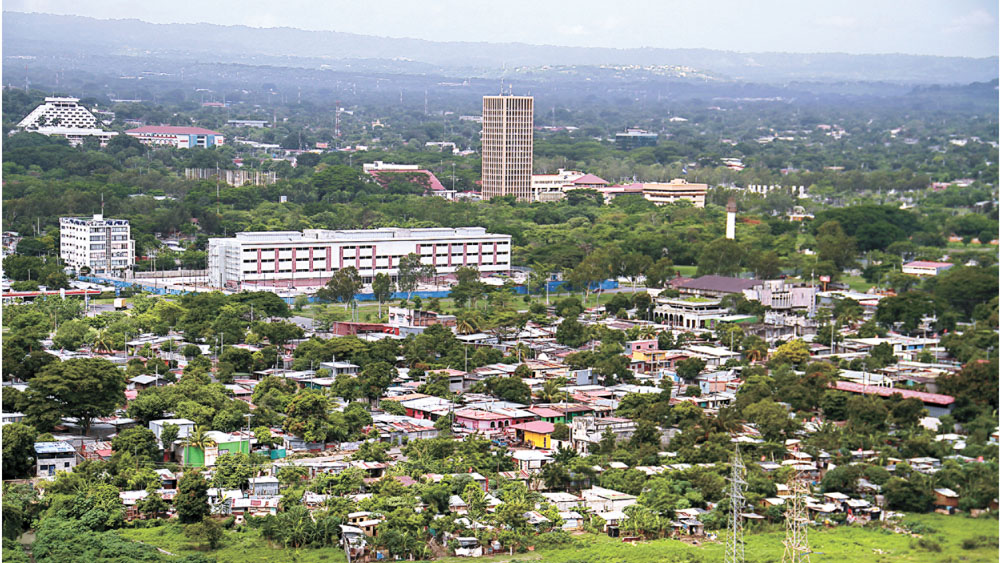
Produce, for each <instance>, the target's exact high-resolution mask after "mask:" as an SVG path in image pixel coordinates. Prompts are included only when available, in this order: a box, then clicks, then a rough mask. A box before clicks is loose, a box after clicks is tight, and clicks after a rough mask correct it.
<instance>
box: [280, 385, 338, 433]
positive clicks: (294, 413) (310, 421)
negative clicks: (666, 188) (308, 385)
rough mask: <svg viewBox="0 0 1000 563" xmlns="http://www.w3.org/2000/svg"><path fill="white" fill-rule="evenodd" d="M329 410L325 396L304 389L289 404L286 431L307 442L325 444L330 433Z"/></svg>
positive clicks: (285, 422)
mask: <svg viewBox="0 0 1000 563" xmlns="http://www.w3.org/2000/svg"><path fill="white" fill-rule="evenodd" d="M328 409H329V404H328V402H327V399H326V397H325V396H323V395H322V394H320V393H318V392H316V391H312V390H309V389H303V390H301V391H299V392H298V393H296V394H295V396H294V397H292V400H291V401H289V403H288V407H287V408H286V410H285V414H286V415H287V416H286V417H285V420H284V424H283V426H284V429H285V430H286V431H287V432H291V433H292V434H295V435H296V436H298V437H300V438H303V439H305V440H306V441H307V442H324V441H326V439H327V435H328V434H329V432H330V427H329V419H328Z"/></svg>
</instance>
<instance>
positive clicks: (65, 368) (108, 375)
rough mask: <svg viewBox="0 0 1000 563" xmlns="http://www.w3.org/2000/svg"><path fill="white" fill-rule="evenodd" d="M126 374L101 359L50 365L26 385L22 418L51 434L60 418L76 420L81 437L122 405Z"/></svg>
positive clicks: (82, 359) (83, 359)
mask: <svg viewBox="0 0 1000 563" xmlns="http://www.w3.org/2000/svg"><path fill="white" fill-rule="evenodd" d="M125 385H126V383H125V374H124V372H123V371H121V370H119V369H118V368H117V367H115V365H114V364H113V363H111V362H110V361H108V360H106V359H104V358H80V359H72V360H67V361H65V362H59V363H51V364H48V365H47V366H45V368H44V369H43V370H42V371H41V372H40V373H39V374H38V375H36V376H35V377H34V378H33V379H32V380H31V381H30V382H29V383H28V390H27V392H26V393H25V396H24V398H23V399H24V401H23V404H24V405H25V416H26V417H27V418H28V419H29V420H32V421H39V422H41V423H42V424H43V426H40V427H39V428H40V429H42V430H50V429H51V428H52V426H53V425H54V422H56V421H58V419H59V418H60V417H63V416H70V417H75V418H76V419H77V420H78V421H79V423H80V426H81V430H82V431H83V434H87V433H88V432H89V431H90V423H91V421H92V420H93V419H94V418H96V417H99V416H107V415H110V414H112V413H113V412H114V410H115V408H117V407H118V406H119V405H121V404H122V403H124V402H125Z"/></svg>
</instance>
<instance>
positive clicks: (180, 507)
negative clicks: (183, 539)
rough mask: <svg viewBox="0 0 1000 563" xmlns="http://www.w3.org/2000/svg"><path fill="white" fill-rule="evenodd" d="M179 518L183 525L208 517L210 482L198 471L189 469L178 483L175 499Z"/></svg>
mask: <svg viewBox="0 0 1000 563" xmlns="http://www.w3.org/2000/svg"><path fill="white" fill-rule="evenodd" d="M174 507H175V508H176V509H177V518H178V519H179V520H180V522H181V523H182V524H193V523H195V522H200V521H202V520H203V519H204V518H205V517H207V516H208V514H209V511H210V508H209V506H208V481H207V480H205V476H204V475H202V473H201V471H200V470H198V469H188V470H186V471H185V472H184V475H182V476H181V478H180V480H179V481H178V482H177V496H175V497H174Z"/></svg>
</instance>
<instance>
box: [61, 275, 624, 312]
mask: <svg viewBox="0 0 1000 563" xmlns="http://www.w3.org/2000/svg"><path fill="white" fill-rule="evenodd" d="M77 278H78V279H79V280H81V281H85V282H90V283H99V284H103V285H110V286H114V288H115V293H117V292H118V291H119V290H121V289H122V288H126V287H134V288H138V289H140V290H142V291H148V292H149V293H155V294H157V295H183V294H185V293H189V292H187V291H183V290H180V289H170V288H167V287H162V286H160V285H158V284H157V285H154V284H151V283H149V282H146V281H143V280H130V281H125V280H112V279H108V278H102V277H98V276H77ZM567 286H569V283H568V282H566V281H550V282H548V290H549V293H559V292H564V291H569V287H567ZM599 289H600V290H608V289H618V282H617V281H616V280H604V281H602V282H600V283H594V284H591V285H590V290H591V291H596V290H599ZM514 292H515V293H517V294H518V295H525V294H527V293H528V287H527V286H524V285H518V286H515V287H514ZM543 293H544V292H543ZM449 295H451V290H447V289H445V290H440V291H414V292H413V294H412V295H411V296H410V297H411V298H412V297H419V298H421V299H434V298H435V297H437V298H441V299H443V298H445V297H448V296H449ZM407 296H408V295H407V294H406V293H401V292H396V293H393V294H392V297H391V298H390V299H393V300H395V299H406V298H407ZM354 298H355V299H357V300H358V301H375V294H374V293H359V294H357V295H355V296H354ZM282 299H284V300H285V302H286V303H288V304H289V305H291V304H292V303H293V302H294V301H295V298H294V297H283V298H282ZM309 302H310V303H315V302H316V297H315V296H309Z"/></svg>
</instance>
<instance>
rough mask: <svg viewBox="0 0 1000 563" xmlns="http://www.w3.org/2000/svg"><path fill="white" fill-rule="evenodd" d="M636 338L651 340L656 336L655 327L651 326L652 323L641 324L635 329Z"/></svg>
mask: <svg viewBox="0 0 1000 563" xmlns="http://www.w3.org/2000/svg"><path fill="white" fill-rule="evenodd" d="M636 338H638V339H639V340H652V339H654V338H656V329H655V328H653V325H642V326H640V327H639V330H638V331H636Z"/></svg>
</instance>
